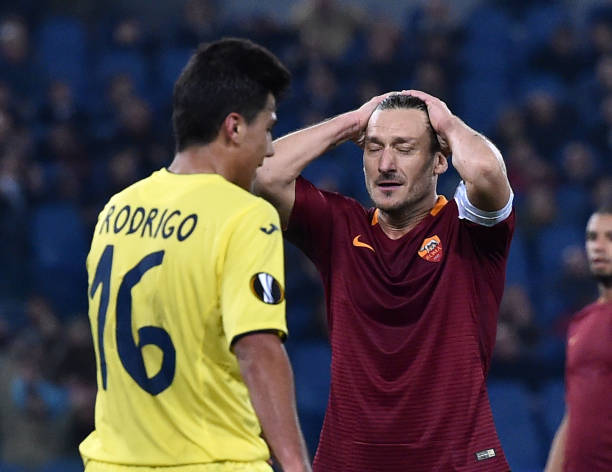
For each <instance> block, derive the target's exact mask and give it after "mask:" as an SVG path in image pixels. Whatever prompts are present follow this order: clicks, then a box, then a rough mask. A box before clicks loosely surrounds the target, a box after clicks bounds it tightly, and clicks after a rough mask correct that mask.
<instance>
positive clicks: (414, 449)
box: [287, 178, 514, 472]
mask: <svg viewBox="0 0 612 472" xmlns="http://www.w3.org/2000/svg"><path fill="white" fill-rule="evenodd" d="M295 197H296V199H295V204H294V208H293V212H292V215H291V220H290V223H289V228H288V231H287V237H288V239H289V241H291V242H293V243H294V244H296V245H297V246H298V247H300V248H301V249H302V250H303V251H304V252H305V253H306V255H307V256H308V257H309V258H310V259H311V260H312V261H313V262H314V263H315V265H316V266H317V268H318V270H319V271H320V274H321V277H322V279H323V285H324V288H325V295H326V301H327V316H328V321H329V332H330V342H331V346H332V365H331V378H332V381H331V389H330V396H329V402H328V407H327V412H326V415H325V421H324V424H323V430H322V432H321V437H320V443H319V448H318V450H317V453H316V457H315V461H314V470H316V471H319V472H334V471H339V472H340V471H342V472H347V471H350V472H375V471H381V472H382V471H384V472H394V471H398V472H399V471H401V472H406V471H428V472H429V471H445V472H447V471H465V472H467V471H507V470H509V467H508V464H507V462H506V459H505V457H504V454H503V451H502V449H501V446H500V442H499V439H498V437H497V433H496V431H495V426H494V424H493V417H492V414H491V408H490V406H489V400H488V396H487V389H486V385H485V378H486V376H487V372H488V369H489V363H490V360H491V353H492V351H493V346H494V343H495V333H496V325H497V313H498V308H499V303H500V300H501V297H502V292H503V288H504V279H505V266H506V259H507V256H508V251H509V246H510V240H511V237H512V232H513V228H514V212H512V213H511V214H510V216H509V217H508V218H506V219H505V220H504V221H502V222H500V223H498V224H496V225H494V226H492V227H485V226H481V225H477V224H475V223H471V222H469V221H467V220H465V219H459V217H458V207H457V203H456V202H455V201H454V200H453V201H450V202H447V201H446V199H445V198H444V197H439V198H438V202H437V204H436V205H435V207H434V208H433V209H432V211H431V213H430V214H429V215H428V216H427V217H426V218H425V219H423V220H422V221H421V222H420V223H419V224H418V225H417V226H416V227H415V228H414V229H412V230H411V231H410V232H409V233H407V234H406V235H404V236H402V237H401V238H399V239H397V240H392V239H389V238H388V237H387V236H386V235H385V234H384V232H383V231H382V229H381V228H380V226H379V225H378V223H377V221H378V218H377V212H376V210H375V209H370V210H368V209H365V208H364V207H363V206H362V205H360V204H359V203H358V202H357V201H355V200H353V199H350V198H347V197H344V196H341V195H338V194H335V193H330V192H324V191H320V190H318V189H317V188H315V187H314V186H313V185H312V184H311V183H310V182H308V181H306V180H304V179H302V178H300V179H298V181H297V184H296V195H295Z"/></svg>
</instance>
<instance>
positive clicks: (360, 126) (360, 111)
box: [348, 92, 404, 148]
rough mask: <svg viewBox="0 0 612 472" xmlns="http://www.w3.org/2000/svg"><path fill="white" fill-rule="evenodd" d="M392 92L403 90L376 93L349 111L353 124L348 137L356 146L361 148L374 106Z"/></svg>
mask: <svg viewBox="0 0 612 472" xmlns="http://www.w3.org/2000/svg"><path fill="white" fill-rule="evenodd" d="M394 93H404V92H387V93H384V94H382V95H377V96H375V97H372V98H371V99H370V100H368V101H367V102H365V103H364V104H363V105H361V106H360V107H359V108H357V109H356V110H353V111H349V112H348V114H350V115H351V117H352V118H354V120H355V124H354V126H353V127H352V128H351V130H350V134H349V139H350V140H351V141H353V142H354V143H355V144H357V146H359V147H360V148H363V143H364V138H365V130H366V128H367V126H368V121H370V117H371V116H372V113H374V110H376V107H377V106H378V105H379V104H380V102H382V101H383V100H384V99H385V98H387V97H388V96H389V95H393V94H394Z"/></svg>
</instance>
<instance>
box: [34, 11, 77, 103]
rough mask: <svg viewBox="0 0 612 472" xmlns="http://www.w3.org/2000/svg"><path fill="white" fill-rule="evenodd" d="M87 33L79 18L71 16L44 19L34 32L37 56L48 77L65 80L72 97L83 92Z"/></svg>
mask: <svg viewBox="0 0 612 472" xmlns="http://www.w3.org/2000/svg"><path fill="white" fill-rule="evenodd" d="M86 49H87V35H86V33H85V29H84V27H83V25H82V24H81V22H80V21H79V20H78V19H76V18H73V17H68V16H52V17H49V18H47V19H45V20H44V21H43V22H42V24H41V25H40V28H39V30H38V32H37V35H36V54H37V60H38V62H39V63H40V65H41V67H42V68H43V69H44V70H45V72H46V74H47V75H48V78H49V79H58V80H62V81H64V82H66V83H68V84H69V85H70V86H71V88H72V90H73V91H74V92H75V98H76V99H77V100H79V101H80V100H82V99H83V96H84V95H85V94H86V92H87V91H86V80H85V77H86V71H87V67H88V64H87V54H86Z"/></svg>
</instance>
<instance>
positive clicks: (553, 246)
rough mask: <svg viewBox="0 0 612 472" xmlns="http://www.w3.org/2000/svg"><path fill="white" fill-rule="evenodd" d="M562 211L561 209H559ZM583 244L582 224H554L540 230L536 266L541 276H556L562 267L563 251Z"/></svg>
mask: <svg viewBox="0 0 612 472" xmlns="http://www.w3.org/2000/svg"><path fill="white" fill-rule="evenodd" d="M561 211H563V209H561ZM583 244H584V230H583V228H582V223H580V226H578V222H575V221H574V222H572V223H571V224H555V225H552V226H549V227H548V228H546V229H544V230H542V232H541V233H540V234H539V235H538V239H537V241H536V252H537V258H538V266H539V267H540V268H541V272H542V274H541V275H542V276H545V275H547V274H548V275H549V277H550V276H553V277H555V276H558V275H559V269H560V268H561V265H562V262H563V261H562V257H561V255H562V253H563V250H564V249H565V248H567V247H569V246H579V247H582V245H583Z"/></svg>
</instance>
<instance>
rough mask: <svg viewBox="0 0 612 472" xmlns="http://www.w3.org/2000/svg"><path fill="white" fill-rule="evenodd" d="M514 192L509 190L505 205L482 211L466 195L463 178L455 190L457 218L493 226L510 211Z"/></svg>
mask: <svg viewBox="0 0 612 472" xmlns="http://www.w3.org/2000/svg"><path fill="white" fill-rule="evenodd" d="M513 200H514V193H512V192H510V197H509V198H508V202H507V203H506V205H505V206H504V207H503V208H502V209H501V210H497V211H484V210H480V209H478V208H476V207H475V206H474V205H472V203H471V202H470V200H469V199H468V196H467V189H466V188H465V182H463V180H462V181H461V182H459V185H458V186H457V191H456V192H455V201H456V202H457V208H458V210H459V219H462V220H463V219H465V220H468V221H471V222H472V223H476V224H478V225H481V226H495V225H496V224H497V223H500V222H502V221H504V220H505V219H506V218H508V216H510V213H511V212H512V201H513Z"/></svg>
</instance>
